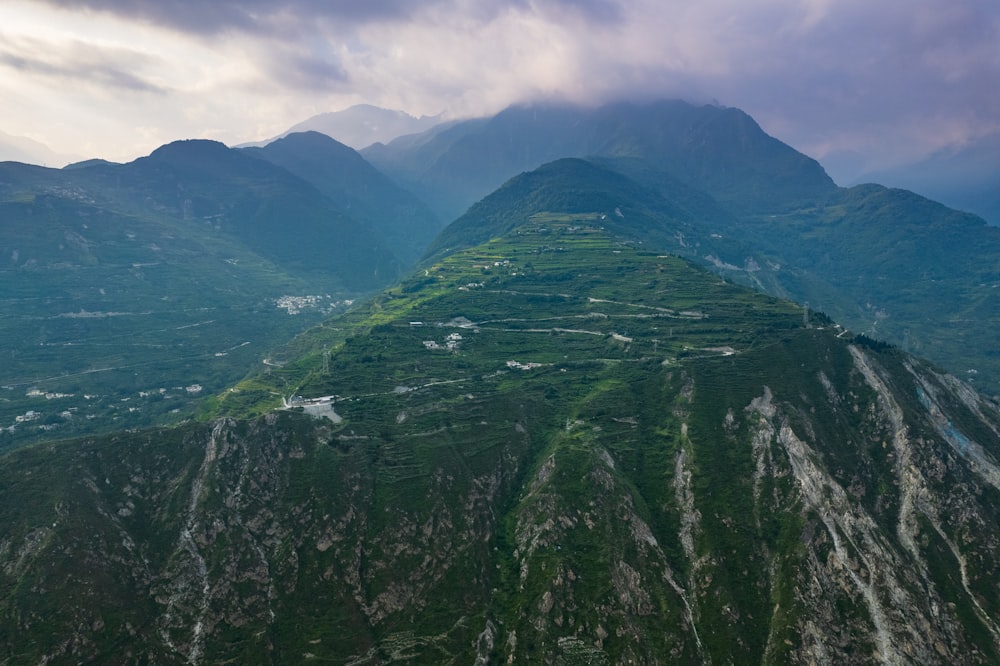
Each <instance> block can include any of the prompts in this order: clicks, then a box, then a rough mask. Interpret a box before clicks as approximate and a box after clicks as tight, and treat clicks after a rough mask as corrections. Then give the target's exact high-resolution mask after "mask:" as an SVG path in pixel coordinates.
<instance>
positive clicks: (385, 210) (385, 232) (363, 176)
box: [245, 132, 442, 264]
mask: <svg viewBox="0 0 1000 666" xmlns="http://www.w3.org/2000/svg"><path fill="white" fill-rule="evenodd" d="M245 151H246V152H247V153H249V154H250V155H253V156H254V157H258V158H261V159H265V160H267V161H269V162H272V163H274V164H277V165H278V166H280V167H282V168H284V169H287V170H288V171H289V172H290V173H293V174H295V175H296V176H298V177H299V178H301V179H302V180H304V181H306V182H308V183H310V184H311V185H313V186H314V187H316V189H317V190H319V191H320V192H321V193H322V194H323V195H324V196H326V197H327V198H328V199H330V201H333V202H335V203H336V204H337V205H338V207H339V208H340V209H341V210H342V211H343V212H344V213H345V214H347V215H349V216H351V217H352V218H353V219H355V220H358V221H361V222H363V223H365V225H366V226H368V227H369V228H372V229H375V230H376V231H378V232H379V234H380V235H381V236H382V237H383V238H385V240H386V242H387V243H388V247H389V249H390V250H391V251H392V252H393V253H394V254H395V255H396V256H398V257H400V259H402V260H403V261H404V262H405V263H407V264H412V263H415V262H416V260H417V259H419V258H420V256H421V255H422V254H423V252H424V250H425V248H426V247H427V245H428V244H429V243H430V242H431V240H433V238H434V236H435V235H436V234H437V232H439V231H440V230H441V226H442V225H441V223H440V222H438V221H437V219H436V218H435V216H434V214H433V213H432V212H431V211H430V209H429V208H427V206H426V205H425V204H424V203H423V202H421V201H420V200H419V199H417V198H416V197H415V196H414V195H412V194H410V193H409V192H407V191H406V190H404V189H402V188H400V187H399V186H398V185H396V184H395V183H394V182H393V181H392V180H390V179H389V178H388V177H387V176H385V175H384V174H382V173H381V172H380V171H378V170H377V169H376V168H375V167H373V166H372V165H371V164H369V163H368V162H366V161H365V159H364V158H363V157H361V155H359V154H358V153H357V152H356V151H355V150H353V149H352V148H349V147H347V146H345V145H344V144H342V143H340V142H338V141H335V140H334V139H331V138H330V137H328V136H327V135H325V134H321V133H319V132H300V133H296V134H289V135H287V136H285V137H284V138H282V139H278V140H277V141H273V142H272V143H269V144H268V145H267V146H264V147H263V148H247V149H245Z"/></svg>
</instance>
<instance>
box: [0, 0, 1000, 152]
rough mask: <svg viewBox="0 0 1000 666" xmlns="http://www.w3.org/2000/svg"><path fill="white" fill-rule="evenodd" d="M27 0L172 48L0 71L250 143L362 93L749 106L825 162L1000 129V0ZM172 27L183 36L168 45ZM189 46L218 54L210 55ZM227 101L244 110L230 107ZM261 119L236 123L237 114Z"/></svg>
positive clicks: (371, 96) (420, 106) (43, 61)
mask: <svg viewBox="0 0 1000 666" xmlns="http://www.w3.org/2000/svg"><path fill="white" fill-rule="evenodd" d="M34 6H35V7H42V6H44V7H48V8H53V7H56V8H60V9H61V10H63V11H64V13H65V12H70V14H68V15H69V16H73V17H79V18H80V21H81V22H85V21H86V20H89V19H91V18H93V17H95V16H96V17H104V18H106V17H108V16H114V17H117V18H118V19H120V20H122V21H124V22H125V24H126V25H127V24H130V23H136V22H138V23H139V24H141V25H142V26H146V27H148V26H152V27H153V28H154V29H153V30H152V31H151V32H152V33H155V35H154V36H156V39H160V40H162V43H161V48H159V49H158V50H157V49H153V50H151V51H150V52H151V53H157V54H159V55H158V56H156V57H159V58H163V59H164V60H169V59H173V61H172V62H167V63H165V64H164V63H159V64H158V65H157V67H156V68H155V71H156V72H157V73H158V74H160V75H162V79H161V78H154V77H152V76H150V75H149V72H150V71H153V68H152V67H151V66H149V63H144V62H143V61H142V60H141V59H137V58H135V57H133V55H134V54H132V53H130V52H129V51H128V49H127V48H126V49H123V51H122V52H121V53H117V54H116V53H112V52H109V51H107V50H104V49H106V47H94V48H96V51H91V52H90V54H89V55H87V54H85V53H83V48H82V47H81V46H79V45H77V46H76V47H73V48H68V47H66V46H65V45H62V46H59V47H58V48H51V49H49V51H50V52H51V53H50V52H47V51H46V50H45V49H44V48H42V49H36V48H10V47H9V46H0V66H6V67H8V68H13V69H14V70H15V71H21V72H25V73H28V72H31V73H32V74H35V75H44V76H47V77H76V76H81V77H86V80H88V81H90V82H91V83H92V84H93V85H94V86H105V87H114V88H118V89H129V90H136V91H163V90H166V89H168V88H170V89H176V90H178V91H181V90H182V91H183V93H177V94H173V93H169V94H166V95H165V97H168V98H170V100H171V102H170V103H176V104H178V105H183V113H175V114H173V115H174V116H183V117H184V119H185V120H186V121H187V122H189V123H191V124H190V125H187V126H185V127H187V128H191V127H195V126H196V125H194V123H197V122H203V123H204V126H205V127H214V128H226V131H227V132H230V133H232V134H239V133H240V132H243V134H244V136H245V138H259V134H265V135H267V134H271V135H273V134H274V133H276V132H278V131H280V130H282V129H284V127H287V126H290V125H291V124H294V123H295V122H298V121H300V120H302V116H304V115H308V114H309V113H318V112H322V111H328V110H333V109H337V108H343V107H344V106H347V105H349V104H353V103H357V102H369V103H373V104H378V105H381V106H387V107H390V108H401V109H405V110H407V111H410V112H413V113H417V114H421V113H427V114H436V113H438V112H440V111H442V110H447V111H449V112H451V113H452V114H453V115H467V114H483V113H490V112H495V111H498V110H500V109H501V108H503V107H504V106H507V105H509V104H512V103H516V102H524V101H531V100H538V99H568V100H573V101H580V102H588V103H600V102H605V101H613V100H617V99H623V98H630V99H650V98H657V97H684V98H687V99H690V100H692V101H711V100H718V101H719V102H721V103H723V104H727V105H731V106H738V107H741V108H743V109H745V110H746V111H748V112H749V113H751V115H753V116H754V117H755V118H757V119H758V121H759V122H761V124H762V125H763V126H764V128H765V129H766V130H768V131H769V132H771V133H772V134H775V135H776V136H778V137H779V138H781V139H783V140H785V141H786V142H788V143H791V144H792V145H794V146H795V147H797V148H799V149H801V150H804V151H806V152H809V153H810V154H813V155H814V156H817V157H821V158H823V157H827V156H831V155H834V156H836V155H854V156H855V157H852V158H851V159H852V160H854V161H855V162H857V164H858V165H860V166H858V168H861V166H867V167H872V166H884V165H886V164H890V163H892V162H893V161H897V162H898V161H903V160H908V159H914V158H916V157H919V156H920V154H921V153H922V154H926V153H929V152H930V151H932V150H935V149H937V148H941V147H943V146H946V145H955V144H960V143H962V142H965V141H970V140H975V139H976V137H978V136H982V135H987V134H990V133H1000V49H998V47H997V44H1000V4H998V3H997V2H996V0H918V1H914V0H879V2H871V0H761V1H760V2H746V0H699V2H697V3H693V2H690V1H689V0H505V1H504V2H495V1H492V0H426V1H421V2H414V1H413V0H346V1H344V0H213V1H212V2H204V0H159V1H157V0H35V4H34ZM143 29H144V30H145V27H144V28H143ZM77 39H83V37H80V36H79V35H78V36H77ZM170 40H174V41H176V42H177V43H178V44H183V46H180V47H178V48H177V49H172V48H171V46H170ZM125 43H126V44H128V38H125ZM164 45H165V46H164ZM50 46H51V45H50ZM131 46H133V47H134V48H135V49H136V50H141V49H143V48H144V45H142V44H134V45H131ZM193 51H194V52H197V54H198V55H193V54H192V52H193ZM199 58H206V59H208V60H211V61H212V63H211V65H207V64H206V65H204V66H202V65H201V64H200V62H201V61H200V60H199ZM164 81H166V82H169V83H164ZM0 88H2V87H0ZM255 95H256V96H257V97H255ZM181 97H183V100H181ZM265 98H266V99H265ZM219 99H223V100H227V99H234V100H235V99H238V100H241V101H240V102H238V104H241V106H239V107H238V108H237V109H235V110H234V109H228V110H227V109H224V108H223V106H222V104H221V102H219V101H218V100H219ZM165 108H166V107H165ZM244 114H246V117H244ZM164 117H168V116H166V115H164ZM265 126H266V128H265V129H257V130H256V132H257V133H258V136H246V134H248V133H250V131H251V130H249V129H248V128H250V127H257V128H264V127H265ZM174 131H178V132H180V131H187V132H189V133H190V129H186V130H181V129H177V130H174Z"/></svg>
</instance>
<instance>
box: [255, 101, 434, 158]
mask: <svg viewBox="0 0 1000 666" xmlns="http://www.w3.org/2000/svg"><path fill="white" fill-rule="evenodd" d="M441 122H443V116H442V114H438V115H436V116H420V117H419V118H418V117H415V116H411V115H410V114H408V113H406V112H405V111H394V110H391V109H383V108H381V107H377V106H372V105H371V104H355V105H354V106H350V107H348V108H346V109H343V110H341V111H332V112H328V113H321V114H319V115H315V116H312V117H311V118H308V119H306V120H303V121H302V122H301V123H298V124H296V125H293V126H292V127H291V128H289V129H288V131H286V132H284V133H282V134H280V135H279V136H277V137H275V138H274V139H272V140H271V141H264V142H261V143H252V144H247V145H246V146H245V147H257V148H260V147H263V146H264V145H267V144H268V143H273V142H274V141H275V140H277V139H282V138H284V137H286V136H288V135H289V134H295V133H300V132H319V133H321V134H325V135H327V136H329V137H332V138H334V139H336V140H337V141H339V142H341V143H343V144H346V145H348V146H350V147H351V148H354V149H355V150H361V149H362V148H364V147H365V146H370V145H372V144H373V143H388V142H389V141H392V140H393V139H395V138H397V137H401V136H404V135H407V134H418V133H420V132H423V131H425V130H428V129H430V128H431V127H434V126H435V125H437V124H439V123H441Z"/></svg>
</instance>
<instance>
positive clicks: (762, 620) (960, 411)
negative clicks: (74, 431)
mask: <svg viewBox="0 0 1000 666" xmlns="http://www.w3.org/2000/svg"><path fill="white" fill-rule="evenodd" d="M831 351H832V353H836V354H841V355H844V356H845V360H847V363H845V364H844V365H843V367H842V368H841V371H840V374H839V376H833V373H832V372H830V371H829V370H825V371H823V374H820V373H818V372H817V373H813V374H812V377H811V378H810V377H805V376H804V377H803V378H802V380H803V381H802V385H803V386H805V388H803V389H802V390H801V391H797V392H796V393H793V394H787V393H785V392H784V391H781V390H778V389H777V388H771V387H769V386H768V385H766V384H765V385H762V386H761V387H760V388H759V391H758V393H757V395H755V396H753V397H752V398H750V399H749V400H739V399H734V400H733V402H732V403H731V404H729V405H726V406H725V408H722V407H720V406H719V405H717V404H708V403H703V402H702V400H703V399H704V396H706V395H708V394H709V393H710V392H711V391H712V388H711V385H712V382H713V381H714V378H713V377H712V373H711V372H709V373H708V374H706V375H704V376H699V373H698V372H693V373H691V374H690V375H689V376H687V377H684V378H679V377H677V376H671V373H670V372H669V371H668V370H666V369H661V370H660V371H659V372H660V375H661V376H660V379H659V380H657V382H658V383H659V384H660V389H661V393H662V394H663V395H666V396H669V395H670V387H676V393H674V398H673V400H674V401H675V402H676V404H674V405H673V406H671V404H669V403H667V402H664V403H662V404H660V405H658V406H656V405H649V406H648V408H647V409H644V410H643V412H644V413H640V414H639V415H637V416H635V417H633V415H618V414H613V415H611V414H608V415H605V416H604V417H600V416H598V415H596V414H589V415H588V414H579V416H580V418H579V419H578V420H577V421H576V422H575V423H574V424H573V425H572V427H571V428H570V429H569V430H567V429H566V428H557V429H549V428H548V424H549V423H550V422H552V421H553V418H552V415H543V414H532V413H530V410H529V411H525V412H522V413H521V414H520V417H519V419H518V420H517V421H516V426H515V423H509V425H508V426H507V427H506V428H505V430H506V433H505V434H504V435H503V437H502V442H501V443H499V444H498V445H497V446H494V447H491V448H490V449H489V450H487V451H486V452H485V453H482V452H481V453H479V454H477V455H471V456H470V455H469V454H468V453H463V451H468V447H471V446H472V445H473V442H474V441H475V438H476V431H475V429H473V428H468V429H467V428H465V427H464V425H463V424H454V425H453V426H452V427H451V428H450V429H449V430H448V431H447V432H446V433H445V434H443V435H441V436H440V437H442V438H443V439H445V440H449V441H450V444H449V445H448V446H447V447H446V448H447V449H450V451H449V452H448V453H444V452H443V451H442V450H441V449H440V448H438V447H434V448H435V452H434V453H433V455H428V456H427V457H424V458H422V459H420V460H415V461H413V462H411V463H408V465H409V467H410V469H406V465H402V466H398V465H397V466H379V465H377V464H374V463H373V462H372V461H371V457H372V456H373V455H379V453H378V452H379V450H380V449H382V450H383V453H382V455H387V449H386V447H387V444H388V442H386V441H382V442H380V443H368V444H365V445H355V446H351V447H349V448H348V449H347V450H344V451H342V450H341V449H340V448H338V446H337V445H336V442H337V440H336V439H335V438H332V437H331V432H330V430H329V426H328V425H326V424H324V423H322V422H319V421H310V420H308V419H306V418H305V417H299V416H293V415H282V416H276V417H269V418H266V419H260V420H257V421H253V422H238V421H233V420H220V421H217V422H216V423H214V424H212V425H211V426H210V427H200V426H192V427H189V428H187V429H186V430H181V431H170V432H160V433H152V434H143V435H136V436H131V437H121V438H118V439H117V440H112V441H93V442H84V443H80V444H76V445H72V446H70V445H59V446H51V447H47V448H39V449H30V450H26V451H23V452H20V453H19V454H17V455H16V456H14V457H13V458H12V459H11V464H8V465H7V468H6V474H7V478H8V481H9V483H7V484H5V485H6V489H5V490H4V491H3V500H4V505H5V507H6V509H5V516H6V520H5V526H6V527H5V529H4V533H3V537H2V541H0V558H2V576H3V588H4V589H5V590H7V592H5V593H4V595H3V597H2V604H3V606H2V609H3V610H2V612H3V617H4V622H3V623H2V624H3V626H4V627H6V629H5V630H4V632H3V634H2V636H3V649H4V658H5V660H6V661H7V662H8V663H28V662H32V663H34V662H36V661H38V660H45V661H51V662H53V663H61V662H66V663H69V662H77V661H81V660H88V659H96V660H98V661H106V662H109V663H112V662H116V661H119V660H122V659H124V660H126V661H142V660H144V659H148V660H153V661H156V662H157V663H190V664H197V663H215V662H218V661H220V660H223V659H233V658H237V659H247V660H250V661H257V660H263V661H288V660H291V661H298V660H306V659H308V658H309V655H312V656H315V657H317V658H319V657H322V658H336V659H339V660H341V661H343V662H350V663H383V662H387V661H394V660H403V661H407V660H414V659H418V660H430V661H452V662H454V663H462V662H471V661H475V662H476V663H499V662H501V661H509V662H512V663H513V662H522V663H523V662H524V661H533V662H537V661H544V662H546V663H628V662H629V661H630V660H631V661H632V662H633V663H671V662H676V661H694V662H703V663H709V662H711V663H727V662H738V663H830V664H836V663H886V664H909V663H911V664H925V663H990V662H993V661H995V659H996V658H997V656H998V654H1000V629H998V626H997V620H996V617H997V609H998V607H1000V588H998V583H997V581H998V580H1000V578H998V576H997V574H998V568H1000V539H998V534H997V529H996V518H997V513H996V510H997V507H998V497H1000V496H998V494H997V487H996V485H995V483H994V481H995V479H996V478H997V475H998V473H1000V469H998V466H997V463H996V458H995V456H996V451H997V446H998V438H997V435H996V432H997V429H998V427H1000V421H998V419H997V412H996V407H995V406H994V405H992V404H990V403H986V402H984V401H982V400H981V399H979V398H978V397H977V396H975V394H974V393H970V392H968V391H965V390H964V389H963V386H962V385H961V384H957V383H955V382H954V381H953V380H952V379H950V378H948V377H942V376H940V375H937V374H935V373H933V372H932V371H929V370H927V369H925V368H923V367H922V366H919V365H916V364H914V363H912V362H906V363H898V362H897V359H896V357H894V356H891V355H889V356H886V355H884V354H883V355H881V356H880V355H878V354H875V353H873V352H872V351H870V350H866V349H864V348H860V347H856V346H850V347H841V348H836V347H831ZM887 360H888V362H889V363H888V364H887V363H886V361H887ZM810 382H811V386H810V385H809V384H810ZM678 407H681V408H678ZM512 408H513V409H517V410H520V409H522V408H521V407H516V406H514V405H513V404H508V405H503V404H497V403H495V402H493V401H492V400H491V399H487V400H484V401H483V402H482V403H480V404H479V405H477V409H485V410H488V411H491V412H492V413H494V414H496V415H497V416H498V417H500V421H501V422H502V417H503V416H504V415H506V411H505V410H509V409H512ZM645 412H648V413H645ZM395 413H396V412H392V414H393V415H394V414H395ZM708 413H712V414H722V415H724V416H722V418H719V419H718V422H717V423H715V424H712V423H711V422H710V421H709V420H707V419H705V418H704V417H705V416H706V415H707V414H708ZM678 414H680V416H678ZM390 416H391V415H390ZM623 416H624V417H627V418H622V417H623ZM392 418H393V420H394V416H392ZM648 419H652V420H648ZM689 421H690V422H691V423H692V425H687V424H688V423H689ZM494 427H497V426H494ZM372 430H373V437H376V438H377V435H374V432H375V424H372ZM542 432H544V433H546V435H545V436H544V437H543V436H541V435H536V434H534V433H542ZM418 439H419V435H414V436H412V437H410V438H409V439H408V440H407V441H406V442H397V446H400V447H402V445H403V444H407V445H408V446H410V447H413V446H414V445H415V444H416V442H417V441H418ZM370 441H371V440H369V442H370ZM640 447H642V449H644V451H642V453H643V456H642V457H644V458H645V465H646V468H645V469H639V468H638V466H637V462H638V460H639V458H637V457H636V456H637V455H638V454H639V453H640V451H641V449H640ZM722 448H725V449H727V450H728V452H727V454H726V455H729V456H732V457H733V459H734V460H736V459H738V460H739V462H740V464H741V466H742V468H743V470H745V473H739V472H742V471H743V470H740V471H739V472H737V470H732V469H725V467H726V466H727V464H726V463H724V462H723V461H720V460H718V458H717V456H718V455H719V451H720V449H722ZM416 455H420V454H416ZM654 458H656V459H655V460H654ZM46 459H50V460H51V459H54V460H57V461H59V464H60V468H59V470H58V472H57V473H58V474H59V477H60V478H59V479H58V480H59V484H56V483H55V479H52V478H50V477H46V478H45V479H44V480H43V479H40V478H39V477H41V476H42V475H45V474H46V473H47V471H48V469H47V462H46ZM14 462H16V463H17V464H16V465H15V464H13V463H14ZM418 469H419V470H421V471H420V472H419V473H418ZM11 475H13V476H11ZM50 481H51V483H50ZM522 483H523V485H522ZM57 486H58V487H57ZM29 491H30V493H29ZM25 655H28V656H25Z"/></svg>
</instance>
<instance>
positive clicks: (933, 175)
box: [854, 135, 1000, 226]
mask: <svg viewBox="0 0 1000 666" xmlns="http://www.w3.org/2000/svg"><path fill="white" fill-rule="evenodd" d="M854 180H855V182H858V183H867V182H875V183H882V184H884V185H889V186H892V187H901V188H906V189H908V190H914V191H916V192H920V193H921V194H925V195H927V196H928V197H931V198H932V199H935V200H937V201H940V202H942V203H944V204H945V205H947V206H950V207H952V208H957V209H959V210H965V211H969V212H970V213H974V214H975V215H978V216H980V217H982V218H983V219H984V220H986V221H987V222H989V223H990V224H992V225H994V226H1000V135H994V136H992V137H987V138H984V139H980V140H978V141H976V142H975V143H973V144H970V145H967V146H962V147H959V148H951V149H946V150H941V151H938V152H936V153H934V154H933V155H930V156H929V157H926V158H924V159H923V160H920V161H919V162H917V163H915V164H907V165H902V166H898V167H895V168H891V169H881V170H878V171H870V172H868V173H865V174H864V175H862V176H859V177H857V178H855V179H854Z"/></svg>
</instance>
